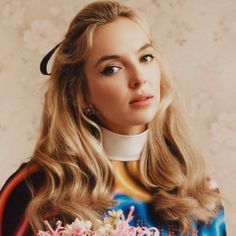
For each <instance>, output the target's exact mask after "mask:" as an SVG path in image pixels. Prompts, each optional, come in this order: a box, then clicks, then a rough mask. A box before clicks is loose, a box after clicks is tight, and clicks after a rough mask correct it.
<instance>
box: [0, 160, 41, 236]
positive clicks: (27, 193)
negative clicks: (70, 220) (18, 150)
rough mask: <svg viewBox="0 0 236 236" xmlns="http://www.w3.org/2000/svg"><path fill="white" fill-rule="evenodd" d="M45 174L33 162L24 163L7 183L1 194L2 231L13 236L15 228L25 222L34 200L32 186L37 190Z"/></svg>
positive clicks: (0, 214)
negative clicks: (28, 208) (24, 219)
mask: <svg viewBox="0 0 236 236" xmlns="http://www.w3.org/2000/svg"><path fill="white" fill-rule="evenodd" d="M42 181H43V173H42V171H41V170H40V168H39V167H38V166H37V165H36V164H34V163H33V162H32V161H30V162H27V163H23V164H22V165H21V166H20V167H19V168H18V169H17V170H16V171H15V172H14V173H13V174H12V175H11V176H10V177H9V178H8V180H7V181H6V183H5V184H4V186H3V187H2V189H1V193H0V231H2V232H3V235H13V231H11V230H13V229H14V227H17V226H18V225H19V224H20V222H21V221H22V220H23V218H24V215H25V210H26V208H27V206H28V203H29V202H30V200H31V199H32V196H31V190H30V186H32V187H33V188H37V187H38V186H40V184H41V182H42Z"/></svg>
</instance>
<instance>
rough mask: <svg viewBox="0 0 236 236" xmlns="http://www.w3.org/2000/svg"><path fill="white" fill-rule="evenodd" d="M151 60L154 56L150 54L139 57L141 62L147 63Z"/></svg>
mask: <svg viewBox="0 0 236 236" xmlns="http://www.w3.org/2000/svg"><path fill="white" fill-rule="evenodd" d="M153 58H154V56H153V55H152V54H147V55H144V56H143V57H141V61H143V62H149V61H152V60H153Z"/></svg>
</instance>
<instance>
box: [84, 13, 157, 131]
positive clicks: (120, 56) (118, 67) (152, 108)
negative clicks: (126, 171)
mask: <svg viewBox="0 0 236 236" xmlns="http://www.w3.org/2000/svg"><path fill="white" fill-rule="evenodd" d="M148 44H149V45H148ZM144 45H146V47H143V46H144ZM107 55H116V56H115V57H114V58H110V59H106V60H103V61H100V63H98V61H99V60H100V59H101V58H102V57H103V56H107ZM84 69H85V75H86V77H87V82H88V89H89V94H88V96H87V97H86V98H85V100H86V102H87V103H88V104H90V103H91V104H93V105H94V107H95V108H96V111H97V116H98V117H99V119H100V121H101V124H102V125H103V126H104V127H105V128H107V129H109V130H111V131H113V132H116V133H119V134H125V135H134V134H139V133H141V132H143V131H144V130H145V129H147V124H148V123H149V122H150V121H151V120H152V119H153V118H154V116H155V114H156V112H157V111H158V107H159V103H160V77H161V73H160V67H159V64H158V61H157V59H156V57H155V50H154V48H153V47H152V45H151V43H150V40H149V37H148V35H147V34H146V32H145V31H144V30H143V29H142V28H141V26H139V25H138V24H137V23H136V22H135V21H132V20H130V19H127V18H123V17H120V18H119V19H117V20H116V21H114V22H111V23H107V24H105V25H102V26H100V27H98V28H97V29H96V30H95V32H94V35H93V47H92V49H91V51H90V54H89V56H88V58H87V60H86V63H85V68H84ZM143 94H149V95H152V96H153V97H152V99H150V101H149V102H148V103H147V104H146V105H142V104H141V105H140V104H139V105H132V104H130V101H131V100H132V99H134V98H136V97H137V96H138V95H143Z"/></svg>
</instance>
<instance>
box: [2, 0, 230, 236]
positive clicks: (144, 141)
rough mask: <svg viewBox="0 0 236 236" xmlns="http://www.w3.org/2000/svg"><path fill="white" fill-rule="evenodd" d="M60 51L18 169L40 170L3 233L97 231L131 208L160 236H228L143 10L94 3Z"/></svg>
mask: <svg viewBox="0 0 236 236" xmlns="http://www.w3.org/2000/svg"><path fill="white" fill-rule="evenodd" d="M57 47H58V50H57V52H56V55H55V60H54V63H53V67H52V73H51V76H50V79H49V81H48V90H47V92H46V95H45V103H44V108H43V115H42V122H41V132H40V137H39V139H38V142H37V145H36V147H35V151H34V153H33V155H32V159H31V161H30V162H29V163H27V164H26V165H24V168H27V167H29V166H32V165H34V166H36V170H37V171H33V172H34V173H33V174H31V175H29V177H27V178H26V180H25V181H24V182H23V183H22V184H21V185H20V187H18V189H16V190H15V192H13V194H12V195H14V196H17V199H15V198H14V197H12V198H9V200H8V202H9V203H8V204H7V207H6V210H5V211H6V213H5V217H4V218H3V232H4V235H11V234H13V229H9V227H8V226H9V225H13V224H14V225H18V224H19V222H20V219H21V220H22V218H23V217H25V218H24V219H25V221H24V222H27V220H28V221H29V223H30V225H31V230H32V232H34V233H35V234H36V233H37V232H38V230H39V229H43V228H44V226H43V220H44V219H45V218H47V219H48V220H49V221H50V222H51V223H52V224H53V222H54V223H55V221H56V220H57V219H58V218H59V219H61V220H63V221H64V222H67V223H68V222H71V221H73V220H74V219H75V218H76V217H79V218H82V219H86V220H88V219H89V220H91V221H92V222H93V223H94V225H95V227H96V220H97V219H102V218H103V216H104V214H105V213H106V212H107V211H108V209H111V208H113V209H122V210H123V211H124V213H125V214H126V213H127V211H128V210H129V207H130V206H131V205H134V206H135V215H136V217H135V219H134V221H133V224H134V225H136V224H141V225H148V226H155V227H157V228H158V229H159V231H160V235H167V234H168V235H180V234H182V235H202V236H203V235H214V236H220V235H226V233H225V223H224V214H223V208H222V206H221V200H220V194H219V193H218V192H217V191H216V189H212V188H211V187H210V185H211V182H209V178H208V177H207V175H206V172H205V169H204V164H203V161H202V159H201V157H200V156H199V154H198V153H197V152H196V151H195V150H194V149H193V147H192V146H191V144H190V142H189V137H188V135H187V132H186V129H185V123H184V121H183V119H182V117H181V114H180V112H179V110H178V105H177V98H176V90H175V88H174V85H173V81H172V79H171V77H170V76H169V75H168V74H167V72H166V71H165V68H164V66H163V64H162V63H161V59H160V56H159V54H158V52H157V49H156V47H155V45H154V42H153V39H152V37H151V35H150V31H149V28H148V26H147V23H146V22H145V20H144V19H143V18H142V17H141V16H140V14H139V13H138V12H137V11H136V10H133V9H131V8H129V7H126V6H124V5H121V4H120V3H118V2H116V1H96V2H94V3H91V4H89V5H87V6H86V7H85V8H84V9H82V10H81V11H80V12H79V13H78V14H77V15H76V16H75V18H74V19H73V20H72V22H71V24H70V26H69V29H68V32H67V33H66V35H65V37H64V39H63V40H62V42H61V43H60V44H59V45H58V46H57ZM57 47H56V48H57ZM56 48H55V49H56ZM46 60H48V58H46ZM44 62H45V61H44ZM44 62H43V63H44ZM44 66H45V65H44V64H43V65H42V70H45V68H44ZM25 166H26V167H25ZM6 185H7V184H6ZM5 188H6V187H5ZM3 190H4V189H3ZM19 197H20V198H21V200H19ZM18 205H19V206H20V207H16V206H18ZM16 211H17V214H15V212H16ZM12 212H14V213H12ZM13 214H14V217H13V218H14V221H12V218H11V217H10V216H11V215H13ZM32 232H31V233H30V232H29V231H28V233H29V234H32Z"/></svg>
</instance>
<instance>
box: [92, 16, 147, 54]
mask: <svg viewBox="0 0 236 236" xmlns="http://www.w3.org/2000/svg"><path fill="white" fill-rule="evenodd" d="M149 41H150V40H149V36H148V35H147V33H146V31H144V29H143V28H142V27H141V26H140V25H139V24H138V23H136V22H135V21H133V20H130V19H128V18H124V17H120V18H118V19H117V20H116V21H114V22H110V23H107V24H105V25H101V26H99V27H98V28H97V29H96V30H95V31H94V34H93V43H92V48H91V51H90V56H91V57H98V56H101V55H105V54H110V53H112V54H116V53H117V54H121V53H125V52H127V51H131V50H132V51H136V50H137V49H139V48H140V47H141V46H143V45H144V44H145V43H147V42H149Z"/></svg>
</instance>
